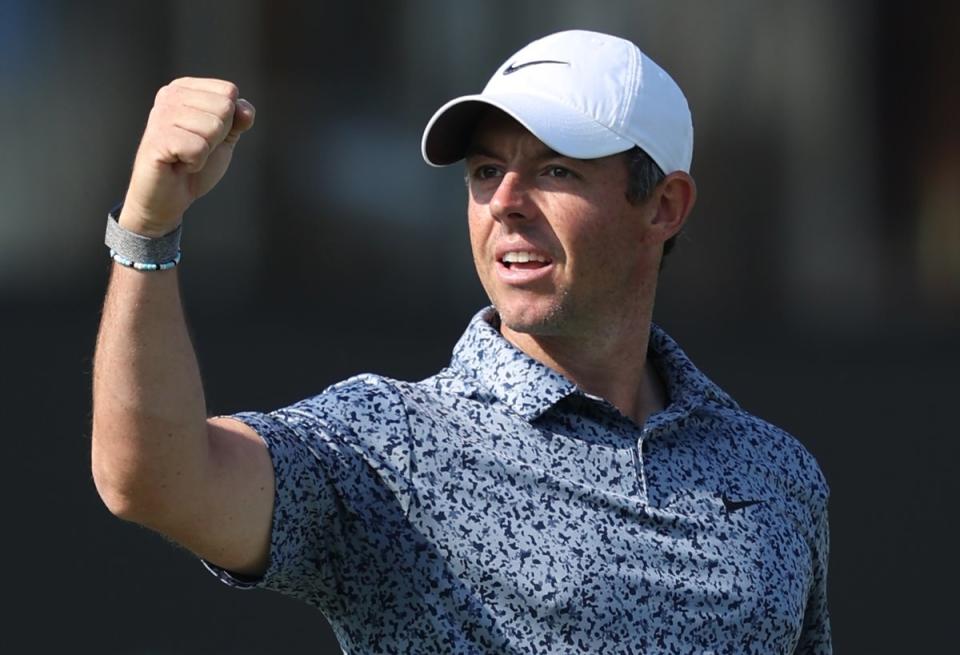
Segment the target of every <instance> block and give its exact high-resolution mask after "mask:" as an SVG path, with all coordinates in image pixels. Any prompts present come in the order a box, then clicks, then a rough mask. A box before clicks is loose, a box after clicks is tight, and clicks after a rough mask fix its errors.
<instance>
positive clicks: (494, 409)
mask: <svg viewBox="0 0 960 655" xmlns="http://www.w3.org/2000/svg"><path fill="white" fill-rule="evenodd" d="M253 123H254V108H253V106H252V105H251V104H250V103H249V102H247V101H246V100H243V99H241V98H240V96H239V91H238V89H237V87H236V86H235V85H234V84H232V83H229V82H225V81H221V80H213V79H198V78H184V79H179V80H175V81H174V82H172V83H170V84H169V85H168V86H165V87H164V88H162V89H161V90H160V92H159V93H158V94H157V97H156V102H155V105H154V107H153V110H152V111H151V113H150V118H149V120H148V123H147V126H146V130H145V132H144V135H143V139H142V142H141V144H140V147H139V150H138V152H137V156H136V161H135V163H134V166H133V172H132V176H131V180H130V186H129V189H128V191H127V193H126V196H125V200H124V203H123V205H122V208H121V209H118V210H117V211H115V212H112V213H111V214H110V215H109V217H108V220H107V232H106V242H107V245H108V246H109V248H110V256H111V257H112V258H113V260H114V263H113V264H112V273H111V278H110V282H109V288H108V291H107V295H106V301H105V305H104V311H103V320H102V325H101V329H100V333H99V336H98V340H97V349H96V358H95V370H94V384H93V387H94V388H93V393H94V413H93V474H94V479H95V482H96V485H97V489H98V490H99V493H100V495H101V496H102V498H103V500H104V502H105V503H106V505H107V507H108V508H109V509H110V510H111V511H112V512H113V513H115V514H116V515H118V516H120V517H122V518H124V519H128V520H131V521H135V522H137V523H140V524H142V525H145V526H147V527H149V528H152V529H153V530H156V531H158V532H160V533H162V534H164V535H166V536H167V537H169V538H170V539H172V540H174V541H176V542H178V543H180V544H182V545H183V546H185V547H186V548H188V549H190V550H191V551H193V552H194V553H196V554H197V556H198V557H200V558H201V559H202V560H203V562H204V563H205V565H206V566H207V567H208V568H209V570H210V571H212V572H213V573H214V574H216V575H217V576H219V578H220V579H221V580H223V581H224V582H225V583H227V584H230V585H233V586H235V587H241V588H242V587H261V588H267V589H273V590H276V591H279V592H281V593H284V594H288V595H290V596H293V597H296V598H299V599H301V600H303V601H304V602H306V603H309V604H310V605H312V606H313V607H315V608H317V609H318V610H320V611H321V612H322V613H323V615H324V616H325V617H326V619H327V621H328V622H329V623H330V625H331V626H332V628H333V630H334V632H335V633H336V636H337V638H338V640H339V643H340V645H341V648H342V649H343V651H344V652H345V653H348V654H350V655H360V654H366V653H470V654H474V653H498V654H504V653H508V654H512V653H516V654H521V653H522V654H533V653H551V654H552V653H608V654H620V653H623V654H627V653H633V654H637V653H700V654H703V653H714V654H718V653H731V654H732V653H756V654H758V655H759V654H763V655H771V654H780V653H783V654H787V653H808V654H813V653H816V654H824V653H830V652H831V641H830V623H829V616H828V611H827V586H826V585H827V559H828V526H827V499H828V488H827V485H826V483H825V481H824V478H823V475H822V474H821V472H820V469H819V467H818V466H817V464H816V462H815V461H814V459H813V458H812V457H811V456H810V454H809V453H808V452H807V451H806V450H805V449H804V448H803V447H802V446H801V445H800V443H799V442H798V441H796V440H795V439H794V438H793V437H791V436H790V435H788V434H786V433H785V432H784V431H782V430H780V429H778V428H776V427H774V426H772V425H770V424H769V423H766V422H764V421H763V420H761V419H759V418H757V417H755V416H752V415H750V414H748V413H747V412H745V411H744V410H742V409H741V408H740V407H739V406H738V405H737V403H736V402H735V401H734V400H733V399H731V397H730V396H729V395H727V394H726V393H725V392H724V391H723V390H722V389H720V388H719V387H718V386H717V385H716V384H714V383H713V382H712V381H710V380H709V379H708V378H707V377H706V376H705V375H704V374H703V373H702V372H701V371H700V370H698V369H697V367H696V366H695V365H694V364H693V363H692V362H691V361H690V359H689V358H688V357H687V356H686V355H685V354H684V352H683V350H681V348H680V346H678V345H677V343H676V342H675V341H673V340H672V339H671V338H670V337H669V336H668V335H667V334H666V333H665V332H664V331H663V330H662V329H661V328H659V327H658V326H657V325H655V324H654V323H653V322H652V315H653V308H654V298H655V294H656V290H657V280H658V275H659V272H660V269H661V263H662V260H663V257H664V255H665V254H666V251H668V250H669V249H670V247H671V246H672V244H673V242H674V239H675V238H676V235H677V234H678V233H679V232H680V230H681V229H682V228H683V226H684V223H685V221H686V220H687V217H688V215H689V214H690V211H691V209H692V208H693V205H694V201H695V198H696V191H695V186H694V181H693V178H692V177H691V175H690V166H691V160H692V155H693V127H692V121H691V115H690V111H689V108H688V105H687V101H686V99H685V97H684V94H683V93H682V92H681V90H680V88H679V87H678V86H677V84H676V83H675V82H674V81H673V79H671V77H670V76H669V75H668V74H667V73H666V72H665V71H664V70H663V69H662V68H660V67H659V66H658V65H657V64H656V63H654V62H653V61H652V60H651V59H650V58H649V57H648V56H647V55H645V54H644V53H643V52H641V51H640V50H639V49H638V48H637V47H636V46H635V45H634V44H632V43H630V42H629V41H626V40H623V39H620V38H617V37H613V36H609V35H605V34H599V33H595V32H586V31H567V32H560V33H557V34H551V35H549V36H546V37H544V38H542V39H539V40H537V41H534V42H533V43H530V44H529V45H527V46H526V47H524V48H522V49H521V50H520V51H518V52H517V53H516V54H514V55H512V56H511V57H509V58H508V59H507V60H506V61H505V62H504V63H503V64H502V65H501V66H500V68H499V69H498V70H497V71H496V72H495V73H494V74H493V77H491V78H490V81H489V83H488V84H487V86H486V87H485V88H484V90H483V92H482V93H480V94H477V95H468V96H464V97H461V98H457V99H455V100H452V101H451V102H448V103H447V104H445V105H443V106H442V107H441V108H440V109H439V110H438V111H437V113H436V114H435V115H434V116H433V118H432V119H430V121H429V123H428V124H427V128H426V131H425V132H424V135H423V144H422V150H423V157H424V159H425V160H426V162H427V163H428V164H431V165H434V166H444V165H448V164H454V163H456V162H460V161H463V162H464V164H463V165H464V166H465V169H464V170H465V175H466V179H467V221H468V224H469V233H470V242H471V246H472V252H473V259H474V264H475V265H476V270H477V274H478V276H479V278H480V281H481V282H482V284H483V287H484V289H485V291H486V293H487V295H488V296H489V298H490V303H491V305H490V306H489V307H486V308H482V309H479V311H478V312H477V314H476V315H475V316H474V317H473V318H472V319H471V320H470V321H469V323H468V325H467V327H466V330H465V332H464V334H463V336H462V337H461V339H460V340H459V342H458V343H457V344H456V346H455V347H454V348H453V356H452V359H451V361H450V364H449V366H447V367H446V368H444V369H443V370H441V371H439V372H437V374H436V375H434V376H432V377H430V378H428V379H426V380H421V381H417V382H407V381H399V380H392V379H387V378H385V377H382V376H378V375H369V374H368V375H360V376H357V377H355V378H352V379H349V380H346V381H344V382H341V383H339V384H336V385H334V386H332V387H330V388H329V389H327V390H325V391H324V392H322V393H321V394H319V395H317V396H314V397H310V398H307V399H305V400H303V401H301V402H298V403H296V404H294V405H292V406H289V407H285V408H281V409H278V410H276V411H271V412H268V413H262V412H245V413H240V414H236V415H234V416H225V417H214V418H210V417H209V416H208V415H207V409H206V405H205V403H204V390H203V387H202V384H201V379H200V375H199V372H198V367H197V360H196V356H195V354H194V350H193V347H192V345H191V342H190V339H189V336H188V332H187V328H186V325H185V321H184V315H183V308H182V305H181V300H180V296H179V290H178V280H177V276H178V271H177V263H178V262H179V260H180V256H181V255H180V246H179V244H180V232H181V229H182V228H181V222H182V221H183V218H184V215H185V213H186V212H187V210H188V208H189V207H190V205H191V203H192V202H193V201H194V200H196V199H197V198H198V197H200V196H202V195H203V194H205V193H207V192H208V191H210V190H211V189H212V188H213V187H214V186H215V185H216V184H217V182H218V181H219V180H220V179H221V177H222V176H223V175H224V173H225V171H226V170H227V167H228V165H229V163H230V159H231V157H232V156H233V154H234V151H235V149H236V146H237V142H238V139H240V137H241V135H242V134H243V133H244V132H246V131H247V130H248V129H250V128H251V127H252V126H253ZM437 218H438V219H439V218H440V217H437ZM189 220H190V219H188V222H189ZM188 228H189V226H187V229H188ZM220 229H222V230H225V231H226V230H230V229H231V228H230V225H229V223H228V222H227V223H224V224H223V225H222V226H221V227H220ZM184 256H191V257H202V256H203V253H202V252H194V251H191V252H189V253H185V254H184ZM674 256H676V255H674ZM429 321H430V317H429V316H424V317H423V329H424V330H429ZM387 322H388V321H387V319H386V317H385V318H384V323H385V329H386V324H387ZM704 329H708V327H707V326H705V328H704ZM242 373H243V362H242V360H238V361H237V374H238V375H240V374H242ZM250 383H251V384H258V383H259V384H266V383H268V381H258V380H250ZM264 629H269V627H268V626H264Z"/></svg>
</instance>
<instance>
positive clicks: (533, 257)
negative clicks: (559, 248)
mask: <svg viewBox="0 0 960 655" xmlns="http://www.w3.org/2000/svg"><path fill="white" fill-rule="evenodd" d="M499 262H500V264H501V265H502V266H504V267H506V268H507V269H508V270H520V271H532V270H536V269H538V268H543V267H545V266H549V265H550V264H552V263H553V262H552V261H551V260H550V259H549V258H548V257H545V256H544V255H541V254H539V253H536V252H530V251H527V250H518V251H511V252H508V253H505V254H504V255H503V257H501V258H500V259H499Z"/></svg>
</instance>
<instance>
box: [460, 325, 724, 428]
mask: <svg viewBox="0 0 960 655" xmlns="http://www.w3.org/2000/svg"><path fill="white" fill-rule="evenodd" d="M499 328H500V316H499V315H498V314H497V312H496V309H494V308H493V307H486V308H484V309H482V310H480V311H479V312H477V314H476V315H475V316H474V317H473V319H472V320H471V321H470V324H469V326H468V327H467V330H466V332H464V334H463V336H462V337H460V341H458V342H457V345H456V346H455V347H454V350H453V361H452V363H453V365H454V366H455V367H456V368H459V369H460V370H462V371H464V372H466V373H469V374H470V375H471V376H472V377H474V378H476V379H477V381H478V382H480V384H481V385H482V386H484V387H485V388H486V389H488V390H489V391H490V392H491V393H492V394H493V395H494V396H495V397H496V398H498V399H499V400H501V401H502V402H503V403H505V404H506V405H507V406H508V407H510V408H511V409H512V410H513V411H514V412H516V413H517V414H519V415H520V416H522V417H523V418H524V419H526V420H528V421H533V420H534V419H536V418H538V417H539V416H540V415H542V414H543V413H544V412H546V411H547V410H548V409H550V408H551V407H553V406H554V405H555V404H556V403H557V402H559V401H560V400H562V399H563V398H566V397H567V396H569V395H571V394H574V393H579V394H583V391H582V390H580V389H579V388H578V387H577V385H576V384H574V382H573V381H571V380H570V379H568V378H567V377H565V376H564V375H562V374H561V373H558V372H557V371H554V370H553V369H552V368H550V367H549V366H547V365H545V364H543V363H542V362H539V361H537V360H536V359H534V358H532V357H530V356H529V355H527V354H526V353H525V352H523V351H522V350H520V349H519V348H517V347H516V346H514V345H513V344H512V343H510V342H509V341H507V340H506V339H505V338H503V335H501V334H500V329H499ZM649 353H650V357H651V361H652V362H653V363H654V365H655V366H656V367H657V371H658V372H659V374H660V377H661V378H662V379H663V381H664V384H665V385H666V390H667V395H668V397H669V398H670V405H669V407H667V408H666V412H668V413H688V412H691V411H693V410H694V409H696V408H697V407H700V406H703V405H706V404H719V405H723V406H727V407H736V403H734V401H733V400H732V399H731V398H730V396H728V395H727V394H726V393H724V392H723V391H722V390H721V389H720V388H719V387H717V385H716V384H714V383H713V382H712V381H710V379H708V378H707V377H706V376H705V375H704V374H703V373H702V372H700V370H699V369H698V368H697V367H696V366H694V365H693V362H691V361H690V359H689V358H688V357H687V355H686V354H685V353H684V352H683V350H682V349H681V348H680V346H678V345H677V343H676V342H675V341H674V340H673V339H671V338H670V337H669V336H668V335H667V333H666V332H664V331H663V329H662V328H660V327H659V326H657V325H654V324H651V326H650V342H649ZM583 395H586V394H583Z"/></svg>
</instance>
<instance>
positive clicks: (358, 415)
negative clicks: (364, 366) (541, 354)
mask: <svg viewBox="0 0 960 655" xmlns="http://www.w3.org/2000/svg"><path fill="white" fill-rule="evenodd" d="M473 391H474V390H473V387H472V386H471V385H470V384H469V383H468V382H467V381H466V380H465V379H464V378H463V376H461V375H459V374H458V373H457V372H456V371H455V370H453V369H450V368H445V369H442V370H441V371H439V372H438V373H436V374H435V375H433V376H431V377H428V378H426V379H424V380H420V381H416V382H411V381H405V380H396V379H393V378H389V377H386V376H382V375H377V374H373V373H363V374H360V375H356V376H354V377H351V378H348V379H346V380H343V381H342V382H338V383H336V384H334V385H331V386H330V387H327V388H326V389H324V390H323V391H322V392H321V393H319V394H317V395H315V396H311V397H310V398H305V399H303V400H301V401H299V402H297V403H295V404H293V405H290V406H289V407H286V408H283V409H281V410H277V411H276V412H274V415H275V416H277V418H279V419H281V420H284V421H287V422H307V423H316V424H320V425H330V424H332V425H338V426H340V427H342V428H344V429H346V430H348V431H350V432H354V433H356V432H368V431H371V429H375V430H376V431H378V432H382V431H384V430H388V431H393V430H398V429H405V428H406V427H407V421H408V417H409V416H410V415H412V414H419V413H425V412H426V413H429V412H430V410H431V408H436V409H439V410H440V411H443V409H444V408H449V406H450V405H455V404H457V403H458V402H459V401H460V400H462V399H465V398H467V397H470V396H472V395H473Z"/></svg>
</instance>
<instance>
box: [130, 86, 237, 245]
mask: <svg viewBox="0 0 960 655" xmlns="http://www.w3.org/2000/svg"><path fill="white" fill-rule="evenodd" d="M253 119H254V108H253V105H251V104H250V103H249V102H247V101H246V100H243V99H239V91H238V89H237V87H236V85H235V84H233V83H231V82H226V81H224V80H214V79H200V78H193V77H184V78H180V79H178V80H174V81H173V82H171V83H170V84H168V85H167V86H165V87H163V88H162V89H160V91H159V92H158V93H157V97H156V100H155V102H154V105H153V109H152V110H151V111H150V118H149V119H148V120H147V127H146V129H145V130H144V133H143V139H142V140H141V141H140V148H139V149H138V150H137V157H136V160H135V161H134V164H133V174H132V176H131V178H130V187H129V188H128V189H127V195H126V198H125V199H124V204H123V210H122V211H121V214H120V217H119V223H120V225H121V226H122V227H124V228H126V229H127V230H130V231H132V232H136V233H138V234H142V235H144V236H149V237H159V236H163V235H165V234H167V233H169V232H171V231H173V230H174V229H176V227H177V225H179V224H180V220H181V219H182V217H183V213H184V212H185V211H186V210H187V208H188V207H189V206H190V204H191V203H192V202H193V201H194V200H196V199H197V198H199V197H200V196H202V195H203V194H205V193H206V192H207V191H209V190H210V189H212V188H213V187H214V186H215V185H216V184H217V182H219V181H220V178H222V177H223V174H224V173H225V172H226V170H227V166H228V165H229V164H230V158H231V157H232V156H233V148H234V146H235V145H236V144H237V140H238V139H239V138H240V135H241V134H243V133H244V132H246V131H247V130H248V129H250V127H251V126H252V125H253Z"/></svg>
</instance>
